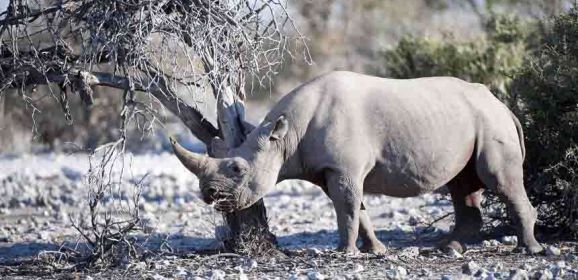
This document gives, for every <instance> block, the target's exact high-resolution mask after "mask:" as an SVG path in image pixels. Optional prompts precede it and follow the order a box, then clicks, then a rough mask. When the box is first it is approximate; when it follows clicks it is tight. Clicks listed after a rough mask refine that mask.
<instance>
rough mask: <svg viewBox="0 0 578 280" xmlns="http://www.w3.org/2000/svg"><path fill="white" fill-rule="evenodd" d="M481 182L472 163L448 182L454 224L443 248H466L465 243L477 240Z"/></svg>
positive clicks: (479, 227)
mask: <svg viewBox="0 0 578 280" xmlns="http://www.w3.org/2000/svg"><path fill="white" fill-rule="evenodd" d="M482 186H483V185H482V182H481V181H480V180H479V179H478V177H477V175H476V172H475V169H474V167H473V164H471V163H470V164H468V165H467V166H466V167H465V168H464V170H463V171H462V172H460V174H458V176H456V177H455V178H454V179H453V180H452V181H450V182H449V183H448V187H449V189H450V194H451V196H452V203H453V205H454V212H455V226H454V230H453V232H452V233H451V234H450V236H449V239H448V240H445V241H444V242H443V243H442V248H443V249H449V248H451V249H454V250H456V251H457V252H460V253H461V252H463V251H465V250H466V247H465V244H466V243H471V242H475V241H478V239H479V237H480V230H481V229H482V225H483V224H482V211H481V203H482V192H483V189H482Z"/></svg>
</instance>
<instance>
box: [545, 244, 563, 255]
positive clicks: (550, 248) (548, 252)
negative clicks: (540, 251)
mask: <svg viewBox="0 0 578 280" xmlns="http://www.w3.org/2000/svg"><path fill="white" fill-rule="evenodd" d="M560 253H561V252H560V249H559V248H558V247H555V246H548V247H546V255H547V256H559V255H560Z"/></svg>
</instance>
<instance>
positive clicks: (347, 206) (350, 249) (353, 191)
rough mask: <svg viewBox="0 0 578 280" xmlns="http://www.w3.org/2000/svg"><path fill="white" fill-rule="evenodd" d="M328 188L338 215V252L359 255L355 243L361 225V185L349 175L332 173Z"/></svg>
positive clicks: (328, 180) (329, 175)
mask: <svg viewBox="0 0 578 280" xmlns="http://www.w3.org/2000/svg"><path fill="white" fill-rule="evenodd" d="M327 188H328V193H329V197H330V198H331V200H332V201H333V205H334V207H335V213H336V214H337V228H338V231H339V245H338V250H340V251H344V252H347V253H357V252H359V250H358V249H357V246H356V244H355V243H356V241H357V236H358V233H359V225H360V223H359V216H360V212H361V210H360V208H361V200H362V189H361V184H360V183H357V182H356V181H355V180H354V179H352V178H351V177H350V176H348V175H343V174H339V173H333V172H332V173H330V174H328V176H327Z"/></svg>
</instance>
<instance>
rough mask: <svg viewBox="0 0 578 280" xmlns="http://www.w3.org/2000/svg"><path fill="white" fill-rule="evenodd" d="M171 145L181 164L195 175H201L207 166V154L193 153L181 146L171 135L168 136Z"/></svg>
mask: <svg viewBox="0 0 578 280" xmlns="http://www.w3.org/2000/svg"><path fill="white" fill-rule="evenodd" d="M170 142H171V145H172V146H173V150H174V151H175V155H177V158H178V159H179V160H180V161H181V162H182V163H183V165H184V166H185V167H186V168H187V169H188V170H190V171H191V172H193V173H194V174H195V175H197V176H200V175H202V174H203V173H204V172H205V171H206V170H205V169H206V168H207V161H208V158H207V156H204V155H201V154H197V153H193V152H191V151H189V150H187V149H185V148H183V146H181V145H180V144H179V143H178V142H177V141H176V140H175V139H174V138H173V137H170Z"/></svg>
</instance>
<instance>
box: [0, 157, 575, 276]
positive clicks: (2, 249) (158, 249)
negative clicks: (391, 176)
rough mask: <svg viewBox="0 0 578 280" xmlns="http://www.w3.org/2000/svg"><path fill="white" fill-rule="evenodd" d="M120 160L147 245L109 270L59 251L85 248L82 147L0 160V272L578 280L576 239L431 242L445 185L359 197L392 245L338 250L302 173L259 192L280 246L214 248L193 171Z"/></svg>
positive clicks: (328, 217) (214, 222) (325, 213)
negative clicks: (452, 250)
mask: <svg viewBox="0 0 578 280" xmlns="http://www.w3.org/2000/svg"><path fill="white" fill-rule="evenodd" d="M126 162H127V164H126V166H128V167H127V170H128V171H125V173H126V175H125V176H124V181H123V182H122V184H121V185H120V188H121V189H122V190H124V189H130V186H131V185H134V182H142V195H141V198H140V201H139V208H140V209H141V216H142V218H143V220H144V225H145V231H144V232H135V233H134V234H133V235H134V237H135V240H137V244H138V245H139V248H142V250H143V252H146V253H144V254H141V255H140V256H139V258H137V259H131V258H126V259H122V260H121V261H120V262H118V263H117V265H116V266H114V267H110V266H99V265H97V266H96V267H91V268H81V267H78V266H75V263H72V262H69V261H67V260H66V255H65V253H67V251H63V250H62V249H63V248H68V249H74V250H78V251H82V250H83V249H86V244H85V243H84V241H83V239H82V238H81V237H79V235H78V234H77V232H76V231H75V230H74V229H73V228H72V226H71V224H70V215H69V214H72V217H73V218H74V217H78V214H79V213H85V212H86V199H85V198H86V196H87V192H86V185H85V184H84V177H83V175H84V174H86V171H87V170H88V158H87V156H86V155H82V154H75V155H59V154H45V155H39V156H27V155H24V156H12V157H8V156H4V157H0V276H1V277H0V278H1V279H34V278H42V279H62V278H64V279H67V278H68V279H71V278H73V279H91V278H92V279H110V278H112V279H118V278H133V279H134V278H137V279H140V278H144V279H384V278H389V279H405V278H408V279H423V278H426V279H441V278H444V277H445V278H446V279H462V278H476V279H510V278H514V279H527V278H530V279H551V278H554V277H556V278H562V279H576V278H578V243H576V242H571V241H565V242H554V243H547V244H545V245H546V246H550V248H549V250H548V254H544V255H539V256H530V255H527V254H525V253H523V252H517V251H516V250H514V248H515V240H514V239H513V238H512V237H510V236H505V237H495V239H488V240H484V241H483V242H481V243H479V244H472V245H470V246H469V247H468V248H469V250H468V251H467V252H466V253H465V254H463V255H459V254H443V253H441V252H439V251H438V250H436V249H435V245H436V244H437V242H438V241H439V240H440V239H441V238H442V237H443V236H444V234H446V233H447V232H448V231H449V230H450V227H451V224H452V216H451V215H450V216H448V217H447V218H445V219H442V220H440V221H439V222H436V223H434V224H433V225H431V226H430V223H431V222H432V221H434V220H437V219H438V218H440V217H444V216H446V214H447V213H449V212H451V211H452V207H451V203H450V202H449V201H448V200H447V195H444V194H427V195H423V196H420V197H416V198H406V199H399V198H390V197H385V196H375V197H370V196H367V197H366V198H365V199H364V200H365V201H364V203H365V205H366V207H367V208H368V211H369V214H370V216H371V217H372V220H373V222H374V225H375V227H376V229H377V234H378V237H379V239H380V240H382V241H383V242H384V243H385V244H386V245H387V246H388V247H389V252H388V254H386V255H384V256H375V255H370V254H359V255H354V256H352V255H344V254H340V253H337V252H335V250H334V247H335V244H336V242H337V233H336V231H335V230H336V222H335V213H334V211H333V207H332V204H331V201H330V200H329V199H327V198H326V197H325V194H323V193H322V192H321V191H320V190H319V189H318V188H317V187H315V186H312V185H310V184H306V183H304V182H299V181H290V182H283V183H281V184H279V185H278V186H277V187H276V188H275V189H274V190H273V191H272V192H271V193H270V194H269V195H268V196H267V197H266V199H265V203H266V205H267V209H268V215H269V218H270V225H271V229H272V231H273V232H274V233H275V234H276V235H277V237H278V243H279V246H280V250H281V252H282V253H275V254H271V255H268V256H266V257H247V256H239V255H235V254H227V253H220V252H219V251H218V250H216V248H219V246H220V243H219V237H220V236H221V235H222V230H221V228H220V227H218V225H220V224H221V217H220V215H219V214H218V213H216V212H215V211H214V210H213V209H212V208H211V207H210V206H208V205H205V204H204V203H203V202H202V201H201V200H200V199H199V197H198V196H197V192H198V187H197V182H196V179H195V178H194V176H192V175H191V174H190V173H188V172H187V171H186V170H185V169H184V168H182V167H181V165H180V164H179V163H178V162H177V161H176V159H175V158H174V157H173V156H172V155H170V154H155V155H138V156H132V157H129V158H127V160H126ZM145 175H146V176H145ZM143 177H144V179H143ZM127 194H128V192H127V193H121V194H120V195H119V196H118V197H119V198H118V199H120V200H122V199H126V197H127V196H128V195H127ZM111 201H113V199H112V198H111ZM485 210H486V211H487V212H491V211H493V210H492V209H485ZM215 228H217V230H215ZM215 236H216V237H217V238H215ZM544 239H545V237H542V240H544Z"/></svg>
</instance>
